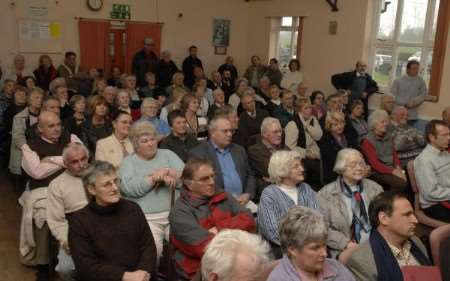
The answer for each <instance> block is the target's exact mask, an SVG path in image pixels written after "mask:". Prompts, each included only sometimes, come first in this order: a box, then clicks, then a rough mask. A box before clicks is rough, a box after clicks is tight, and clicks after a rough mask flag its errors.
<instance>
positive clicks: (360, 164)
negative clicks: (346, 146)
mask: <svg viewBox="0 0 450 281" xmlns="http://www.w3.org/2000/svg"><path fill="white" fill-rule="evenodd" d="M346 166H347V168H350V169H356V168H358V167H359V168H362V169H365V168H366V167H367V165H366V163H365V162H364V161H358V162H349V163H347V165H346Z"/></svg>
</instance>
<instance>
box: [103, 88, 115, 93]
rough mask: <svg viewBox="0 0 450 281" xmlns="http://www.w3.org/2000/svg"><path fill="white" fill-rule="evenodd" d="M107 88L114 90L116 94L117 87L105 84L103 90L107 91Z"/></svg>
mask: <svg viewBox="0 0 450 281" xmlns="http://www.w3.org/2000/svg"><path fill="white" fill-rule="evenodd" d="M108 90H112V91H114V93H115V94H117V91H118V89H117V87H114V86H106V87H105V89H104V90H103V92H105V91H108Z"/></svg>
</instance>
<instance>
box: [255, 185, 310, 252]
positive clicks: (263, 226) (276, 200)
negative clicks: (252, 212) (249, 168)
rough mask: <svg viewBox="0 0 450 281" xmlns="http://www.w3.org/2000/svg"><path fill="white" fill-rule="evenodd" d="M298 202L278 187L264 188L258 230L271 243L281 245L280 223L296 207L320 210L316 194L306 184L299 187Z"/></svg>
mask: <svg viewBox="0 0 450 281" xmlns="http://www.w3.org/2000/svg"><path fill="white" fill-rule="evenodd" d="M297 190H298V200H297V202H298V203H296V202H294V201H293V200H292V199H291V198H290V197H289V196H288V195H287V194H286V193H285V192H283V191H282V190H281V189H280V188H279V187H278V186H277V185H274V184H272V185H269V186H268V187H266V188H264V190H263V192H262V194H261V199H260V201H259V206H258V229H259V232H260V233H261V234H262V236H263V237H264V238H265V239H267V240H269V241H270V242H272V243H274V244H276V245H280V238H279V235H278V223H279V221H280V219H281V217H282V216H284V215H285V214H286V213H287V212H288V210H289V209H290V208H292V207H294V206H304V207H308V208H312V209H317V210H319V203H318V201H317V198H316V193H315V192H314V190H312V189H311V187H310V186H309V185H308V184H306V183H301V184H300V185H298V186H297Z"/></svg>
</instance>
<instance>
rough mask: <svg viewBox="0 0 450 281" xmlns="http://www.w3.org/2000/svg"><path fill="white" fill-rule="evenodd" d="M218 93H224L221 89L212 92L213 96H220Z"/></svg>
mask: <svg viewBox="0 0 450 281" xmlns="http://www.w3.org/2000/svg"><path fill="white" fill-rule="evenodd" d="M220 93H225V92H224V91H223V90H222V89H221V88H217V89H215V90H214V91H213V92H212V94H213V96H215V95H216V94H220Z"/></svg>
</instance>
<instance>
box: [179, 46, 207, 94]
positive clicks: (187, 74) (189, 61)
mask: <svg viewBox="0 0 450 281" xmlns="http://www.w3.org/2000/svg"><path fill="white" fill-rule="evenodd" d="M197 51H198V49H197V47H196V46H190V47H189V56H188V57H187V58H185V59H184V61H183V73H184V85H186V86H187V87H189V88H190V89H192V86H194V83H195V76H194V68H196V67H200V68H201V69H203V64H202V61H201V60H200V59H199V58H198V57H197Z"/></svg>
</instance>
